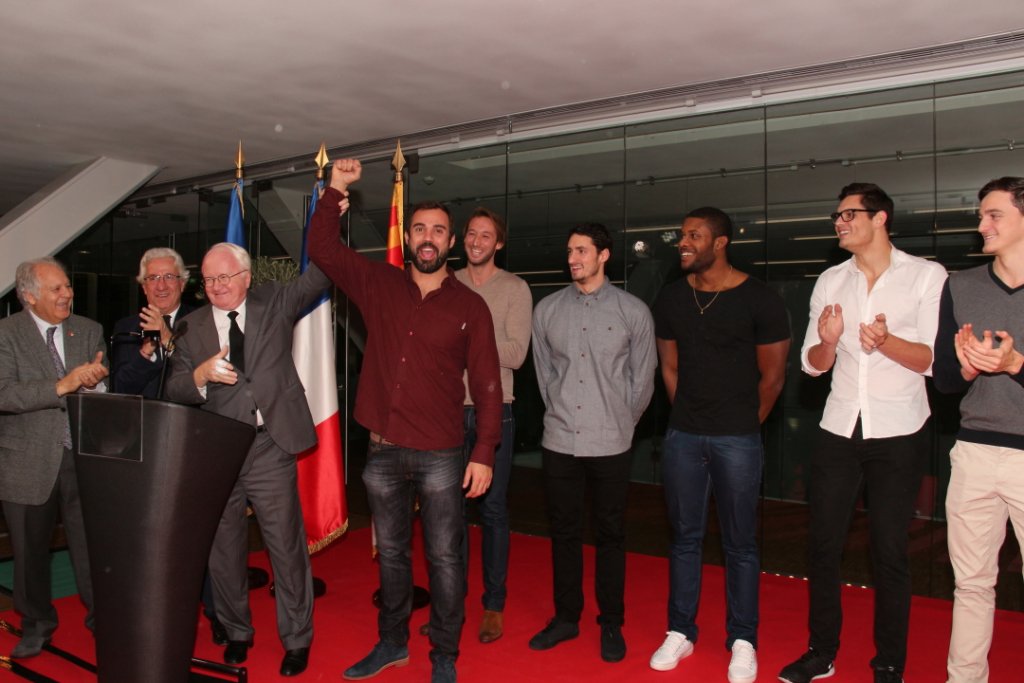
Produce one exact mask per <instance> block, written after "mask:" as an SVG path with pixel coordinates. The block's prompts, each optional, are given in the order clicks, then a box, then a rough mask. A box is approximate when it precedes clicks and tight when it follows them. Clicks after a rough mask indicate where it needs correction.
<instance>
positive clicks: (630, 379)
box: [530, 224, 657, 662]
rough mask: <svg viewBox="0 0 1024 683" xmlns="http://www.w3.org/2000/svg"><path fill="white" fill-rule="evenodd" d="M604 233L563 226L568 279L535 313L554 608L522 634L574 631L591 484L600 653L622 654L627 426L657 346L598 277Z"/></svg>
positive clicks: (548, 639)
mask: <svg viewBox="0 0 1024 683" xmlns="http://www.w3.org/2000/svg"><path fill="white" fill-rule="evenodd" d="M611 246H612V240H611V236H610V235H609V233H608V230H607V229H606V228H605V227H604V226H603V225H597V224H582V225H578V226H576V227H574V228H573V229H572V230H571V231H570V233H569V247H568V259H569V270H570V273H571V275H572V279H573V284H571V285H569V286H568V287H566V288H565V289H563V290H561V291H559V292H556V293H555V294H552V295H551V296H549V297H547V298H545V299H544V300H542V301H541V302H540V303H539V304H538V305H537V307H536V309H535V311H534V315H533V358H534V365H535V366H536V370H537V383H538V385H539V387H540V393H541V397H542V398H543V399H544V407H545V413H544V437H543V439H542V441H541V445H542V447H543V458H544V480H545V489H546V494H547V506H548V517H549V519H550V522H551V548H552V562H553V565H554V566H553V573H554V602H555V616H554V618H553V619H552V620H551V621H550V622H549V623H548V625H547V626H546V627H545V628H544V629H543V630H542V631H541V632H540V633H538V634H537V635H535V636H534V637H533V639H531V640H530V647H531V648H532V649H534V650H546V649H549V648H551V647H554V646H555V645H557V644H558V643H560V642H562V641H564V640H568V639H570V638H575V637H576V636H577V635H579V625H578V624H579V619H580V613H581V612H582V610H583V585H582V583H583V513H584V510H583V507H584V506H583V494H584V490H585V487H587V486H589V487H590V488H591V494H592V500H593V503H592V504H593V508H594V509H593V515H594V525H595V529H594V535H595V540H596V544H597V566H596V568H595V570H596V571H595V575H596V576H595V579H596V594H597V602H598V608H599V610H600V616H599V617H598V622H599V623H600V624H601V657H602V658H603V659H604V660H605V661H608V662H617V661H620V660H621V659H622V658H623V657H625V655H626V643H625V641H624V640H623V638H622V622H623V618H624V613H625V609H624V604H623V602H624V601H623V592H624V586H625V574H626V553H625V542H624V537H625V531H624V524H623V522H624V516H625V508H626V493H627V491H628V486H629V471H630V444H631V443H632V440H633V428H634V427H635V426H636V423H637V421H638V420H639V419H640V416H641V415H642V414H643V412H644V409H645V408H647V404H648V403H649V402H650V400H651V394H652V393H653V391H654V371H655V368H656V365H657V354H656V351H655V345H654V323H653V320H652V318H651V313H650V311H649V310H648V308H647V306H646V305H645V304H644V303H643V302H642V301H640V299H638V298H636V297H635V296H633V295H631V294H627V293H626V292H624V291H622V290H621V289H619V288H617V287H615V286H614V285H612V284H611V283H610V282H609V281H608V278H606V277H605V274H604V267H605V263H606V262H607V261H608V259H609V257H610V256H611Z"/></svg>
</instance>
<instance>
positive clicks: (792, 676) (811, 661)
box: [779, 647, 836, 683]
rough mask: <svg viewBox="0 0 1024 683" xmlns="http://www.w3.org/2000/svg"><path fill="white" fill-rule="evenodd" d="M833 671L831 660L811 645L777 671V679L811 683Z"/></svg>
mask: <svg viewBox="0 0 1024 683" xmlns="http://www.w3.org/2000/svg"><path fill="white" fill-rule="evenodd" d="M835 672H836V670H835V667H833V666H832V660H831V659H829V658H828V657H826V656H825V655H823V654H821V653H820V652H817V651H815V649H814V648H813V647H812V648H811V649H810V650H808V651H807V652H805V653H803V655H801V657H800V659H798V660H796V661H795V662H793V663H792V664H788V665H786V667H785V668H784V669H783V670H782V671H780V672H779V680H780V681H784V683H811V681H815V680H817V679H819V678H828V677H829V676H831V675H832V674H834V673H835Z"/></svg>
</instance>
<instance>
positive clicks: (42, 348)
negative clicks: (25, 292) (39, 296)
mask: <svg viewBox="0 0 1024 683" xmlns="http://www.w3.org/2000/svg"><path fill="white" fill-rule="evenodd" d="M18 325H19V328H20V329H19V330H18V334H20V335H21V336H22V337H23V338H24V340H25V341H26V343H27V346H28V349H29V353H31V354H32V362H34V363H35V364H36V367H39V368H43V369H44V370H45V371H46V374H47V375H48V376H52V377H53V381H55V382H56V381H57V369H56V368H54V367H53V358H51V357H50V350H49V349H48V348H46V340H45V339H43V336H42V335H41V334H39V328H38V327H36V321H35V319H34V318H33V317H32V314H31V313H29V312H28V311H24V312H23V315H22V317H21V319H20V320H19V321H18ZM64 348H65V350H64V353H65V355H66V354H67V347H64ZM66 365H67V363H65V366H66Z"/></svg>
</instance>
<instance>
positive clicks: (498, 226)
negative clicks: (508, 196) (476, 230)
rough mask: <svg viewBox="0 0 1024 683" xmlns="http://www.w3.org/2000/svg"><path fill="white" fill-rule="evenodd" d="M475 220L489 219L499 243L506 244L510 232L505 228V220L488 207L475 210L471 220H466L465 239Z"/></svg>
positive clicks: (463, 229)
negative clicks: (470, 225)
mask: <svg viewBox="0 0 1024 683" xmlns="http://www.w3.org/2000/svg"><path fill="white" fill-rule="evenodd" d="M474 218H488V219H490V221H491V223H494V232H495V233H496V236H497V238H498V241H499V242H501V243H502V244H505V240H506V238H507V237H508V230H507V229H506V228H505V219H504V218H502V217H501V216H499V215H498V214H497V213H495V212H494V211H491V210H490V209H488V208H487V207H486V206H478V207H476V208H475V209H473V213H471V214H469V218H467V219H466V225H465V226H464V227H463V228H462V236H463V237H465V236H466V233H467V232H469V224H470V223H471V222H472V220H473V219H474Z"/></svg>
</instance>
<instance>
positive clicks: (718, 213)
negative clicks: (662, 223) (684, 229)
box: [683, 206, 732, 242]
mask: <svg viewBox="0 0 1024 683" xmlns="http://www.w3.org/2000/svg"><path fill="white" fill-rule="evenodd" d="M687 218H696V219H698V220H702V221H704V222H705V223H707V224H708V228H710V229H711V237H712V239H713V238H715V237H725V238H727V239H728V240H729V241H730V242H732V219H731V218H729V214H727V213H726V212H725V211H722V210H721V209H718V208H715V207H714V206H702V207H700V208H698V209H694V210H693V211H691V212H690V213H688V214H686V215H685V216H684V217H683V222H684V223H685V222H686V219H687Z"/></svg>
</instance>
